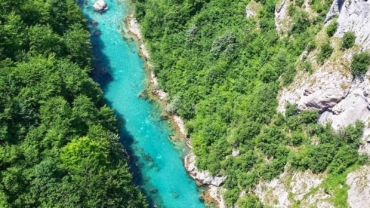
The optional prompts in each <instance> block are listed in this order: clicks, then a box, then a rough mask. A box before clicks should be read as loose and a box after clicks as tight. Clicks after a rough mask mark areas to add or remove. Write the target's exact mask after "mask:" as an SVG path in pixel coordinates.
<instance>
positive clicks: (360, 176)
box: [346, 166, 370, 207]
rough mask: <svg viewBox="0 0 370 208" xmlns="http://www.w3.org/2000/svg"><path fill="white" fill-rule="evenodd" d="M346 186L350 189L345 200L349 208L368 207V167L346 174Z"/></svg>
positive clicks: (369, 187) (369, 173) (369, 180)
mask: <svg viewBox="0 0 370 208" xmlns="http://www.w3.org/2000/svg"><path fill="white" fill-rule="evenodd" d="M346 184H347V185H348V186H349V187H350V188H349V190H348V199H347V202H348V204H349V205H350V207H370V200H369V195H370V166H363V167H361V168H359V169H358V170H356V171H355V172H352V173H350V174H348V176H347V180H346Z"/></svg>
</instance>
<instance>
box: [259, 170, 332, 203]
mask: <svg viewBox="0 0 370 208" xmlns="http://www.w3.org/2000/svg"><path fill="white" fill-rule="evenodd" d="M323 178H324V175H315V174H313V173H312V172H311V171H309V170H307V171H304V172H295V173H293V174H291V173H288V172H284V173H282V174H281V175H280V176H279V178H275V179H273V180H272V181H269V182H260V183H259V184H258V185H257V186H256V189H255V190H254V193H255V194H256V195H257V196H258V197H259V198H260V200H261V201H262V203H263V204H264V205H267V206H271V207H277V208H283V207H292V205H293V203H294V201H300V206H301V207H311V206H312V205H313V204H315V205H317V207H330V205H331V204H329V205H328V206H324V203H325V199H327V195H325V194H323V193H321V191H318V192H317V193H313V194H312V193H311V190H312V189H314V188H317V187H318V186H319V185H320V184H321V182H322V181H323ZM289 193H290V194H289ZM289 195H291V196H289Z"/></svg>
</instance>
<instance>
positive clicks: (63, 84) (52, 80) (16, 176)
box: [0, 0, 146, 207]
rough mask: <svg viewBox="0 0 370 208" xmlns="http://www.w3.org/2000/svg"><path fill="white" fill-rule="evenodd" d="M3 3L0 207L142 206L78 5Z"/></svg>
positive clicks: (36, 0) (67, 0)
mask: <svg viewBox="0 0 370 208" xmlns="http://www.w3.org/2000/svg"><path fill="white" fill-rule="evenodd" d="M0 5H1V6H0V7H1V9H2V11H1V13H0V94H1V95H0V144H1V145H0V196H1V197H0V206H1V207H145V206H146V201H145V198H144V197H143V196H142V195H141V193H140V192H139V190H138V188H137V187H135V186H134V185H133V184H132V182H131V178H132V176H131V174H130V173H129V172H128V167H127V161H126V160H127V158H126V156H125V154H124V152H123V150H122V146H121V145H120V143H119V141H118V139H119V138H118V135H117V133H118V123H117V121H116V118H115V116H114V114H113V111H112V110H111V109H110V108H108V107H107V106H106V105H105V101H104V99H103V98H102V91H101V89H100V88H99V85H98V84H97V83H95V82H93V80H92V79H91V78H90V77H89V74H88V73H89V71H90V70H91V66H90V61H91V56H90V48H91V45H90V42H89V36H90V34H89V32H88V30H87V29H86V28H85V24H86V20H85V19H84V17H83V16H82V13H81V11H80V8H79V7H78V6H77V5H76V3H75V1H74V0H60V1H57V0H51V1H44V0H24V1H14V0H2V1H1V2H0Z"/></svg>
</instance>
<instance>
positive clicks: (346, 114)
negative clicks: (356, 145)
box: [278, 0, 370, 154]
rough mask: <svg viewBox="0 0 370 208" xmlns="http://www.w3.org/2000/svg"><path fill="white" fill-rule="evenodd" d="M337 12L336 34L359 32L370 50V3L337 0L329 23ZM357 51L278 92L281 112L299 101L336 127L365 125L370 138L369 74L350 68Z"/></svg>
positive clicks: (365, 147)
mask: <svg viewBox="0 0 370 208" xmlns="http://www.w3.org/2000/svg"><path fill="white" fill-rule="evenodd" d="M335 15H338V19H337V20H336V21H338V30H337V31H336V33H335V37H338V38H341V37H342V36H343V34H344V33H345V32H347V31H352V32H354V33H355V34H356V44H358V45H359V46H360V47H361V48H360V50H368V49H370V3H369V2H367V1H362V0H354V1H344V0H335V1H334V2H333V4H332V6H331V9H330V11H329V13H328V14H327V18H326V21H327V22H329V21H330V20H331V19H332V18H333V17H334V16H335ZM354 53H355V51H354V50H346V51H345V52H340V53H339V52H338V54H337V56H339V57H342V59H341V60H329V61H327V62H326V63H325V64H324V65H323V66H322V67H320V68H319V69H317V70H316V71H315V72H314V73H313V74H312V75H308V74H307V73H301V74H300V75H299V76H297V77H296V79H295V81H294V82H293V84H292V85H291V86H289V87H288V88H285V89H283V90H281V92H280V93H279V106H278V111H280V112H284V107H285V105H286V103H295V104H298V108H299V109H300V110H308V109H317V110H319V112H320V117H319V122H320V123H322V124H326V123H328V122H329V123H331V125H332V127H333V128H334V129H336V130H339V129H341V128H344V127H346V126H348V125H350V124H354V123H355V122H356V121H357V120H360V121H363V122H364V124H365V129H364V134H363V139H364V140H366V141H367V140H369V139H370V126H369V124H368V121H369V120H370V97H369V94H370V81H369V79H368V77H369V76H370V73H369V72H368V73H366V75H364V76H357V77H354V76H353V75H352V74H351V72H350V71H349V66H350V63H351V60H352V56H353V54H354ZM360 151H361V152H367V153H369V154H370V144H368V143H366V142H364V144H363V145H362V148H361V149H360Z"/></svg>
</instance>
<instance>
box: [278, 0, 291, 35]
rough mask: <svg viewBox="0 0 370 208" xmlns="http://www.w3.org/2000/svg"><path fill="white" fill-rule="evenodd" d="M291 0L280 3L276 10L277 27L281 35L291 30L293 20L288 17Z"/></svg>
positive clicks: (283, 0)
mask: <svg viewBox="0 0 370 208" xmlns="http://www.w3.org/2000/svg"><path fill="white" fill-rule="evenodd" d="M288 8H289V0H282V1H280V2H279V3H278V4H277V5H276V8H275V27H276V30H277V32H278V33H279V34H284V33H285V32H287V31H288V30H289V27H290V24H291V20H290V18H289V15H288Z"/></svg>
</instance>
